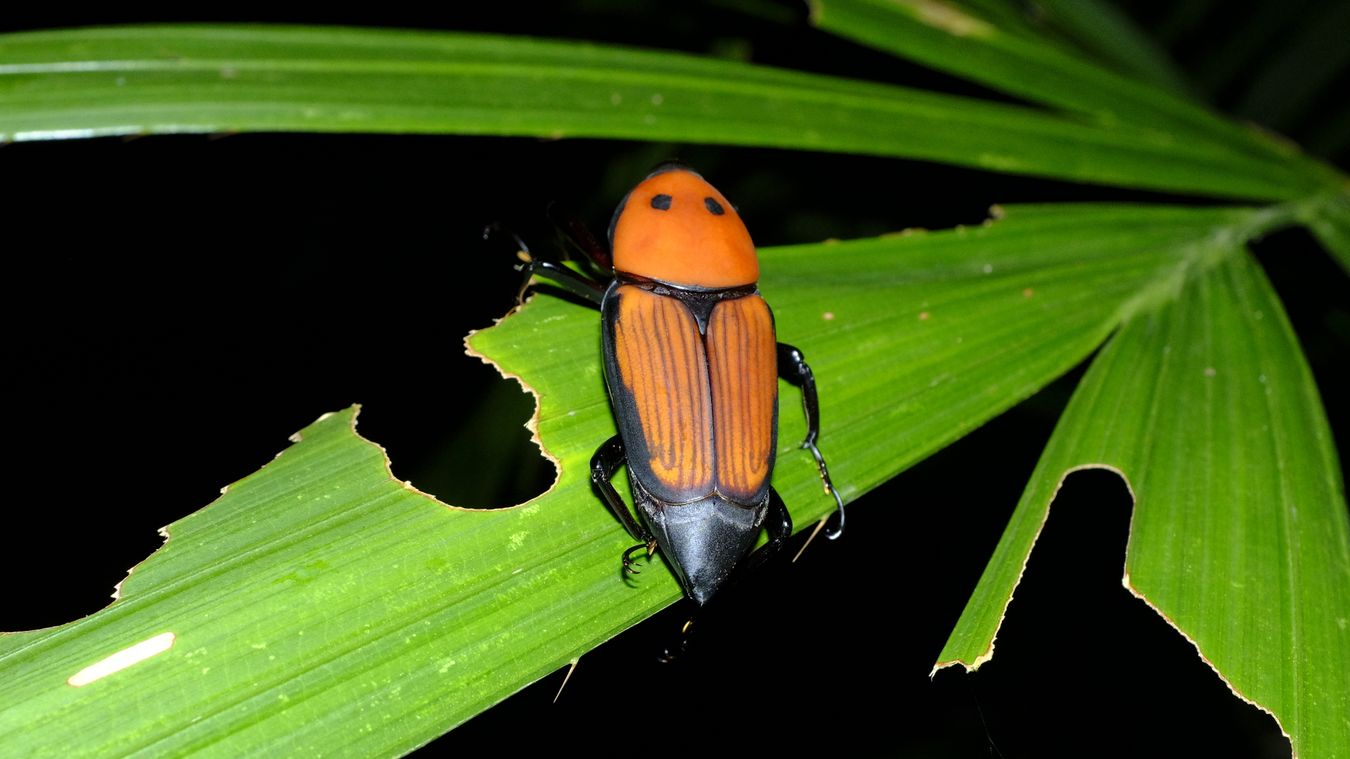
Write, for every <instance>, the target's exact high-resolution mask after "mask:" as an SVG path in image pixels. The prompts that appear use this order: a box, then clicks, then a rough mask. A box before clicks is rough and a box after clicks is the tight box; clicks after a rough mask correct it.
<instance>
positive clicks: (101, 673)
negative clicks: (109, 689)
mask: <svg viewBox="0 0 1350 759" xmlns="http://www.w3.org/2000/svg"><path fill="white" fill-rule="evenodd" d="M174 637H175V636H174V634H173V633H171V632H166V633H160V634H159V635H156V636H155V637H153V638H149V639H148V640H143V641H141V642H140V643H137V644H136V645H134V646H129V647H127V648H124V649H122V650H121V651H118V652H117V653H115V654H113V655H111V656H108V657H105V658H104V659H102V660H100V661H97V662H95V663H93V664H90V665H89V666H87V667H85V668H84V669H82V670H80V671H79V672H76V673H75V674H73V675H71V676H70V679H69V680H66V684H67V685H73V686H75V687H76V688H80V687H83V686H85V685H88V684H89V683H92V682H94V681H95V680H102V679H103V678H105V677H107V676H108V675H112V674H115V673H117V672H121V671H122V670H124V669H126V668H127V667H130V666H131V665H133V664H140V663H141V662H143V661H145V660H146V659H149V658H150V657H152V656H157V655H159V654H162V653H164V652H165V651H168V650H169V648H170V647H171V646H173V641H174Z"/></svg>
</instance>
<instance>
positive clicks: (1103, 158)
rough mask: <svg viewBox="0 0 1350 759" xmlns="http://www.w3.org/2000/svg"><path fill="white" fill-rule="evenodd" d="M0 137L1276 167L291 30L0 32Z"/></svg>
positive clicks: (727, 66) (1137, 173) (719, 73)
mask: <svg viewBox="0 0 1350 759" xmlns="http://www.w3.org/2000/svg"><path fill="white" fill-rule="evenodd" d="M0 114H4V115H3V116H0V139H3V140H21V139H22V140H26V139H51V138H63V137H64V138H69V137H92V136H100V135H115V134H151V133H181V132H222V131H223V132H230V131H330V132H393V133H404V132H419V133H456V134H496V135H519V136H539V137H549V138H560V137H610V138H623V139H640V140H676V141H681V142H696V143H723V144H734V145H759V146H766V147H781V148H798V149H810V150H824V151H843V152H857V153H864V154H870V155H883V156H897V157H907V158H919V159H925V160H938V161H945V162H951V163H956V164H958V165H965V166H975V167H979V168H986V169H990V170H995V171H1007V172H1015V173H1029V174H1035V175H1040V176H1052V177H1058V178H1062V179H1069V180H1073V181H1083V182H1093V183H1105V184H1120V185H1123V186H1130V187H1141V188H1148V189H1160V190H1173V191H1182V192H1196V193H1199V194H1206V195H1214V196H1220V197H1238V198H1262V199H1266V198H1289V197H1295V196H1298V195H1302V194H1306V193H1308V192H1311V191H1314V190H1316V189H1317V188H1320V187H1323V186H1325V185H1326V184H1327V183H1328V182H1330V181H1332V180H1331V178H1330V177H1329V175H1324V174H1323V173H1319V171H1317V170H1314V169H1312V168H1310V167H1309V166H1308V165H1304V164H1300V163H1299V162H1298V161H1296V160H1294V159H1292V158H1290V157H1289V156H1281V157H1271V156H1269V155H1249V154H1246V153H1244V152H1242V151H1239V150H1234V149H1232V148H1231V147H1230V146H1227V145H1225V144H1223V143H1214V142H1203V141H1196V140H1192V139H1187V138H1186V135H1184V134H1173V133H1170V132H1168V131H1166V130H1157V129H1151V128H1150V129H1141V128H1138V127H1130V126H1126V125H1111V124H1103V123H1098V124H1091V123H1083V122H1081V121H1077V120H1074V119H1068V118H1062V117H1059V116H1055V115H1053V114H1045V113H1040V112H1037V111H1034V110H1030V109H1025V108H1017V107H1012V106H1006V105H998V104H991V103H985V102H981V101H975V100H969V99H963V98H957V97H952V96H946V95H937V94H934V93H928V92H921V91H917V90H907V89H902V88H897V87H890V86H883V85H875V84H869V83H866V82H859V81H854V80H845V79H835V78H829V77H824V76H817V75H808V74H802V73H798V72H790V71H783V70H776V69H769V68H765V67H756V66H749V65H745V64H738V63H733V62H728V61H709V60H703V59H698V58H692V57H688V56H681V55H675V54H669V53H651V52H644V51H636V50H625V49H619V48H606V47H599V46H590V45H581V44H575V43H561V42H540V41H533V40H519V39H510V38H498V37H487V36H478V35H465V34H447V33H439V34H438V33H429V32H390V31H375V30H357V29H341V28H336V29H334V28H308V27H230V26H211V27H189V26H165V27H122V28H109V29H89V30H71V31H59V32H41V33H21V34H10V35H5V36H4V37H0Z"/></svg>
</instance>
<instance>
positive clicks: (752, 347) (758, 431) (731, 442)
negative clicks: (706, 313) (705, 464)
mask: <svg viewBox="0 0 1350 759" xmlns="http://www.w3.org/2000/svg"><path fill="white" fill-rule="evenodd" d="M707 345H708V369H709V375H710V377H711V379H712V409H713V422H714V428H713V429H714V435H715V440H716V443H715V444H716V456H715V460H716V462H717V483H718V486H719V489H720V490H721V491H722V492H724V493H725V494H727V495H729V496H732V497H736V498H741V499H750V498H751V497H753V496H754V495H755V494H756V493H757V491H759V489H760V488H761V487H763V485H764V483H765V482H766V481H767V480H768V477H769V474H770V472H771V469H772V459H773V450H774V442H775V441H774V410H775V409H776V408H777V406H778V359H777V346H776V338H775V337H774V331H773V316H772V314H770V312H769V306H768V304H766V303H765V302H764V299H763V298H761V297H759V296H758V295H750V296H746V297H744V298H736V299H734V300H726V301H722V302H721V303H718V304H717V306H716V307H715V308H713V311H712V316H711V317H710V319H709V320H708V337H707Z"/></svg>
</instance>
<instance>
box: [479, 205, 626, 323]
mask: <svg viewBox="0 0 1350 759" xmlns="http://www.w3.org/2000/svg"><path fill="white" fill-rule="evenodd" d="M494 236H504V237H507V238H510V240H511V244H512V245H513V246H514V247H515V249H516V258H518V259H520V263H518V264H516V271H519V272H524V274H525V277H524V279H522V280H521V283H520V292H518V293H516V302H517V303H523V302H524V300H525V290H526V289H527V288H529V286H530V281H531V280H532V279H533V278H534V276H535V275H538V276H540V277H543V278H545V279H547V280H549V281H550V282H552V283H554V284H556V285H557V286H559V287H561V288H562V289H564V290H566V291H568V292H570V293H572V294H573V295H576V296H577V297H579V298H582V299H584V300H588V301H590V302H591V303H594V304H595V305H597V306H598V305H600V301H601V300H603V299H604V297H605V286H604V285H602V284H600V283H599V282H595V281H593V280H591V279H590V278H588V277H585V276H583V275H581V274H578V273H577V272H575V271H572V270H571V269H569V268H567V267H566V266H564V265H563V264H562V263H560V262H558V261H549V260H547V259H543V258H536V257H535V256H534V254H532V253H530V248H529V246H528V245H526V244H525V241H524V240H522V239H520V236H519V235H517V234H516V233H515V232H512V231H511V230H509V229H507V228H505V227H503V226H501V225H500V224H489V225H488V226H487V228H485V229H484V230H483V239H484V240H490V239H492V238H493V237H494Z"/></svg>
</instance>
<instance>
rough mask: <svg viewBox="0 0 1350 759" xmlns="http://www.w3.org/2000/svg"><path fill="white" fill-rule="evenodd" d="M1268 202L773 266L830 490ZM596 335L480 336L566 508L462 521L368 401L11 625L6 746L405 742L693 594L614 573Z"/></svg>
mask: <svg viewBox="0 0 1350 759" xmlns="http://www.w3.org/2000/svg"><path fill="white" fill-rule="evenodd" d="M1251 213H1252V212H1250V211H1245V210H1241V209H1237V210H1235V209H1185V208H1168V207H1128V206H1098V207H1085V208H1084V207H1069V208H1062V207H1061V208H1056V207H1030V208H1014V209H1010V210H1009V211H1008V214H1007V218H1005V219H1004V220H1003V221H1001V222H998V223H995V224H993V225H990V226H987V227H979V228H973V229H966V230H951V231H947V232H941V233H930V234H922V235H910V236H907V237H892V238H881V239H878V240H868V241H859V242H855V243H841V244H834V245H829V244H825V245H815V246H798V247H794V248H779V249H769V250H765V251H763V254H764V258H763V260H764V272H765V277H764V280H763V292H764V293H765V295H766V297H767V298H768V300H769V302H770V303H771V304H772V305H773V306H774V308H775V310H776V313H777V317H778V325H779V334H780V336H781V337H782V338H783V339H785V340H788V341H790V342H792V343H794V344H796V345H798V346H799V347H801V348H802V349H803V350H804V352H805V354H806V357H807V359H808V361H810V362H811V363H812V365H813V368H814V369H815V371H816V376H817V379H818V381H819V383H820V392H821V403H822V419H823V425H824V428H823V434H822V438H821V441H820V443H821V446H822V449H823V450H824V452H825V454H826V456H827V457H829V460H830V463H831V468H832V472H833V474H834V475H835V482H836V484H838V485H839V486H840V487H841V489H842V491H843V492H844V494H845V495H846V496H849V497H850V498H852V497H855V496H856V495H857V494H859V493H861V492H864V491H865V490H866V489H868V488H870V487H871V486H873V485H875V484H876V483H878V482H881V481H883V480H884V479H886V478H887V477H889V476H890V474H892V473H894V472H897V471H899V470H901V469H903V468H904V467H905V466H907V465H908V464H909V463H912V462H914V461H917V460H919V459H920V458H922V457H923V456H924V455H926V454H927V453H929V452H931V451H933V450H936V449H937V448H940V447H941V446H942V445H944V444H945V443H946V442H949V441H950V440H953V439H955V438H956V437H959V436H960V435H961V434H962V433H963V432H964V431H966V430H969V429H973V428H974V427H975V426H977V425H978V424H979V423H980V422H981V421H983V420H985V419H988V418H989V417H991V416H993V415H994V414H997V413H998V412H999V411H1001V410H1002V409H1005V408H1007V407H1008V406H1010V405H1012V404H1013V403H1015V402H1017V401H1018V400H1021V399H1022V398H1025V397H1026V396H1028V395H1030V394H1031V393H1032V392H1034V391H1035V390H1036V389H1037V388H1039V387H1041V386H1043V385H1044V384H1045V383H1046V382H1048V381H1049V380H1050V379H1052V378H1053V377H1055V376H1057V375H1058V374H1059V373H1061V372H1063V371H1064V370H1066V369H1067V368H1069V367H1071V366H1073V365H1074V364H1075V363H1076V362H1078V361H1079V360H1081V358H1082V357H1083V356H1085V355H1087V353H1089V352H1090V351H1092V350H1093V349H1094V348H1095V347H1096V345H1097V344H1098V343H1099V342H1100V340H1102V339H1103V338H1104V337H1105V336H1106V334H1108V333H1109V332H1110V330H1111V328H1112V326H1113V325H1114V324H1115V322H1116V321H1117V320H1118V319H1119V316H1120V314H1121V313H1124V312H1126V311H1127V310H1128V309H1127V306H1128V304H1129V303H1130V301H1131V300H1132V299H1134V298H1136V297H1137V296H1138V293H1139V292H1140V290H1141V289H1147V287H1149V286H1150V283H1154V282H1156V281H1157V280H1158V279H1159V278H1160V277H1163V278H1165V277H1166V275H1167V274H1168V272H1170V271H1171V270H1172V269H1173V268H1174V267H1175V266H1177V265H1179V264H1180V263H1181V262H1182V261H1184V260H1185V256H1184V255H1182V253H1181V251H1184V250H1185V249H1186V248H1187V247H1188V246H1191V245H1193V244H1195V242H1196V241H1197V240H1206V239H1209V238H1210V237H1212V236H1213V235H1215V234H1216V232H1218V231H1222V230H1224V229H1227V228H1229V227H1231V226H1233V225H1237V224H1240V223H1242V222H1244V221H1245V220H1246V219H1248V218H1249V216H1250V215H1251ZM1089 232H1091V234H1089ZM897 304H899V305H898V306H897ZM924 313H927V317H926V318H924V317H923V316H922V314H924ZM827 315H828V316H827ZM1065 325H1068V326H1069V328H1067V329H1065V328H1064V327H1065ZM598 335H599V325H598V321H597V317H596V315H595V313H594V312H593V311H591V310H590V309H587V308H584V307H581V306H578V305H575V304H573V303H570V302H567V301H563V300H560V299H558V298H554V297H550V296H548V295H545V294H537V295H535V296H534V298H533V299H532V300H531V301H530V302H529V303H528V304H527V306H526V307H525V308H524V309H522V310H520V311H519V312H517V313H515V314H514V315H512V316H511V317H509V318H508V319H506V320H504V321H502V322H501V323H500V324H498V325H497V326H495V327H493V328H491V329H489V330H486V331H483V332H480V333H477V334H475V335H474V336H473V337H472V338H471V341H470V342H471V345H472V346H473V348H474V349H475V350H476V351H478V352H481V353H485V354H491V355H493V356H494V359H495V360H496V361H497V362H499V363H500V364H501V365H503V366H504V368H505V370H506V371H507V372H508V373H511V374H517V375H521V376H523V377H524V381H525V382H527V383H528V384H529V385H530V386H531V387H532V388H533V389H534V390H535V391H536V392H538V393H539V394H540V396H541V400H540V409H539V412H538V415H537V417H536V425H537V430H538V433H539V435H540V437H541V439H542V440H543V441H544V443H545V445H546V447H547V449H548V451H549V452H550V454H551V455H553V456H554V457H556V458H557V460H558V461H559V466H560V473H559V480H558V484H557V486H556V487H555V488H554V489H553V490H552V491H550V492H549V493H548V494H546V495H544V496H541V497H540V498H538V499H536V500H534V501H532V502H530V503H527V504H524V505H522V506H519V507H514V508H510V509H504V510H497V511H473V510H465V509H456V508H453V507H445V506H443V505H441V504H438V503H436V502H435V501H433V500H432V499H430V498H427V497H425V496H423V495H421V494H419V493H417V492H415V491H413V490H411V489H409V488H407V487H405V486H404V485H403V484H402V483H399V482H397V481H395V480H394V479H393V478H392V477H391V475H390V474H389V471H388V469H387V465H386V462H385V460H384V458H383V456H382V455H381V453H380V451H379V450H378V449H377V447H376V446H374V445H372V444H370V443H368V442H366V441H364V440H362V439H360V438H359V437H358V436H357V435H356V434H355V433H354V432H353V431H352V427H351V425H352V422H353V420H354V412H353V411H351V410H349V411H347V412H343V413H341V414H337V415H333V416H331V417H329V418H327V419H324V420H321V421H320V422H318V423H316V424H315V425H312V426H311V427H309V428H307V429H306V430H305V431H304V432H303V434H302V437H301V440H300V442H299V443H297V444H296V445H295V446H292V447H291V448H289V449H287V451H286V452H284V453H283V454H282V455H281V456H280V457H279V458H277V459H276V460H275V461H273V462H272V463H271V464H269V465H268V466H267V467H265V468H264V469H263V470H261V471H260V472H259V473H257V474H255V475H252V476H250V477H249V478H246V479H245V480H243V481H241V482H240V483H236V484H235V485H234V486H231V488H230V489H229V491H228V492H227V493H226V494H225V495H224V496H222V498H221V499H220V500H218V501H217V502H216V503H215V504H213V505H211V506H209V507H207V508H206V509H203V510H202V511H200V512H198V513H196V514H194V515H191V516H189V517H187V518H185V519H184V520H180V521H179V522H177V523H175V524H174V525H171V526H170V528H169V531H170V533H171V535H172V536H173V537H172V538H171V539H170V540H169V542H168V544H167V545H166V546H165V547H164V548H162V549H160V551H158V552H156V554H154V556H152V557H151V559H149V560H148V561H147V562H145V563H144V564H142V565H141V566H140V567H138V568H137V569H136V570H135V572H134V573H133V574H132V575H131V576H130V578H129V579H128V580H127V581H126V582H125V583H124V584H123V587H122V591H123V592H122V599H121V600H119V601H117V602H116V603H114V604H113V605H112V606H110V607H108V608H107V609H104V610H103V611H100V612H98V613H96V614H94V615H92V616H90V617H87V618H85V619H83V620H79V621H76V622H73V623H70V624H68V625H63V626H61V627H58V628H52V629H49V630H41V631H33V632H26V633H16V634H8V635H3V636H0V677H3V679H4V681H5V682H6V684H7V687H6V688H5V689H3V691H0V740H3V741H4V743H5V745H6V746H15V747H20V748H21V749H22V751H23V752H24V753H28V754H42V753H55V754H61V755H74V756H78V755H108V754H118V753H128V752H132V751H136V750H149V751H153V752H155V753H161V754H162V753H186V752H189V751H200V752H204V753H215V754H221V755H239V754H240V753H242V752H272V753H275V752H277V751H278V749H280V750H284V751H286V752H288V753H296V752H306V751H316V752H322V751H338V750H340V751H343V752H345V753H350V754H359V755H385V754H388V753H395V752H399V751H406V750H408V749H410V748H412V747H414V746H416V745H419V744H420V743H422V742H425V741H427V740H429V739H430V738H431V737H434V736H435V735H438V734H440V733H441V732H443V731H445V730H448V729H450V728H451V727H453V726H454V725H456V724H458V723H460V722H462V721H463V720H465V719H467V718H468V717H469V716H471V715H472V714H474V713H476V712H478V711H481V710H482V709H485V708H487V707H488V706H490V705H491V704H493V703H496V702H497V701H499V700H500V699H502V698H504V697H506V696H507V695H509V694H510V693H512V692H514V691H515V690H518V689H519V688H521V687H523V686H524V685H525V684H527V683H529V682H532V681H534V680H537V679H538V678H540V677H543V676H544V675H546V674H547V673H549V672H551V671H553V670H555V669H556V668H557V667H560V666H563V665H564V664H565V663H566V662H568V661H570V660H571V659H573V658H575V657H576V656H577V655H579V654H581V653H583V652H585V651H587V650H589V649H590V648H592V647H594V646H595V645H598V644H599V643H600V642H602V641H604V640H606V639H608V638H609V637H612V636H613V635H615V634H617V633H618V632H619V631H620V630H622V629H625V628H626V627H628V626H630V625H632V624H634V623H636V622H637V621H638V620H640V619H643V618H645V617H647V616H650V615H651V614H653V613H655V611H656V610H658V609H660V608H662V607H663V606H665V605H666V604H668V603H670V602H671V601H673V600H674V599H676V598H678V597H679V593H680V590H679V587H678V585H677V583H676V582H675V580H674V579H673V577H672V576H671V575H670V573H669V572H668V571H666V570H665V569H664V568H663V567H661V566H660V565H659V557H658V560H657V561H656V562H653V565H652V566H651V567H649V568H644V569H645V570H646V571H644V572H643V573H642V575H641V576H640V578H639V580H638V581H637V582H634V583H633V584H632V585H627V584H625V583H624V582H623V580H622V579H621V576H620V573H619V569H618V556H619V554H620V552H621V551H622V550H623V549H624V548H626V547H627V546H628V545H629V544H630V543H631V541H630V539H629V538H628V536H627V535H626V534H625V533H624V532H623V530H622V528H621V527H620V526H619V525H618V523H617V522H616V521H615V520H614V519H613V517H612V516H611V515H609V514H608V513H607V512H606V511H605V509H604V508H603V506H602V505H600V503H599V502H598V501H597V500H596V499H595V496H594V494H593V492H592V490H591V488H590V485H589V477H588V469H587V461H588V460H589V457H590V455H591V453H592V452H593V450H594V448H595V446H597V445H598V444H599V443H600V442H601V441H603V440H605V439H606V438H607V437H609V436H610V435H611V434H613V430H614V423H613V420H612V418H611V416H610V412H609V408H608V404H607V402H606V396H605V390H604V386H603V381H602V378H601V375H600V360H599V347H598ZM579 346H581V347H585V346H591V347H592V348H593V350H587V349H579ZM780 392H781V394H782V401H781V403H782V408H783V409H784V411H783V412H782V413H780V420H781V430H780V451H782V453H781V454H780V456H779V460H778V464H777V467H776V471H775V481H774V483H775V486H776V487H777V488H778V489H779V491H780V492H781V493H782V495H783V498H784V500H785V502H786V503H787V504H788V506H789V508H790V509H791V510H792V513H793V516H794V518H795V520H796V522H797V524H798V526H799V527H807V526H809V524H810V522H811V521H812V520H814V519H817V518H820V517H821V516H823V515H825V514H826V513H828V512H829V511H831V510H832V509H833V501H832V500H831V499H830V498H829V497H827V496H826V495H825V494H823V493H822V492H821V491H820V487H819V483H818V479H817V478H816V475H815V471H814V466H813V462H812V461H811V459H810V454H809V453H806V452H804V451H800V450H796V449H795V448H794V447H793V445H792V444H793V443H795V442H796V441H797V440H800V439H801V436H802V434H803V431H804V424H803V422H802V420H801V415H800V414H799V413H793V410H795V408H796V404H797V403H798V400H797V399H798V395H797V394H796V391H795V390H794V389H791V388H790V386H781V387H780ZM165 631H171V632H174V633H175V634H176V635H177V636H178V637H177V642H176V643H175V645H174V647H173V648H172V649H171V650H170V651H169V652H166V653H164V654H161V655H159V656H158V657H155V658H154V659H152V660H149V661H147V662H145V663H143V664H139V665H137V666H136V667H133V668H131V669H128V670H126V671H124V672H123V673H119V674H118V675H113V676H110V677H108V678H106V679H105V680H102V681H99V682H95V683H92V684H91V685H89V686H86V687H84V688H80V689H76V688H73V687H71V686H68V685H66V678H68V677H69V676H70V675H72V674H74V673H75V672H77V671H79V670H80V669H82V668H84V667H86V666H88V665H89V664H90V663H92V662H93V661H97V660H98V659H100V658H102V657H104V656H106V655H108V654H109V653H112V652H113V651H116V650H119V649H121V648H124V647H126V646H127V645H129V644H131V643H134V642H137V641H141V640H144V639H146V638H149V637H150V636H152V635H156V634H159V633H162V632H165ZM504 631H505V632H504ZM165 693H172V694H174V697H173V698H169V699H166V698H165V697H164V695H163V694H165ZM297 725H299V727H297ZM367 728H369V729H367ZM90 735H96V736H97V738H96V740H93V741H91V740H90V738H89V736H90Z"/></svg>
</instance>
